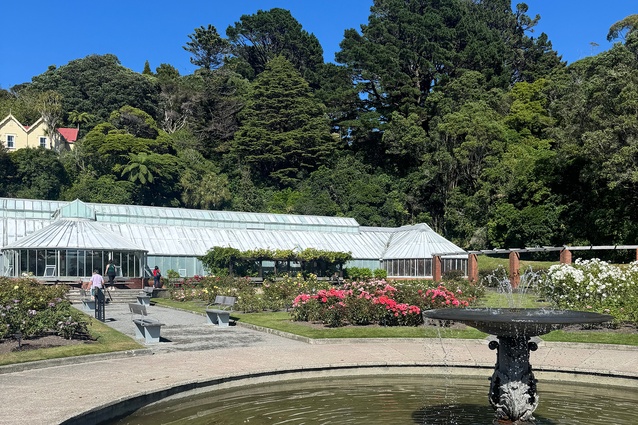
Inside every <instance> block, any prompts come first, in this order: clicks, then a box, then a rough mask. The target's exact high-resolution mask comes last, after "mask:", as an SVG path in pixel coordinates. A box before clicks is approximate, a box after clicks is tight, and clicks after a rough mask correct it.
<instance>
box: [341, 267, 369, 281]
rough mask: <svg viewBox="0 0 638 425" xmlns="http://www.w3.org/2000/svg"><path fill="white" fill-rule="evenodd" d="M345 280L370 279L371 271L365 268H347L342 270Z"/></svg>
mask: <svg viewBox="0 0 638 425" xmlns="http://www.w3.org/2000/svg"><path fill="white" fill-rule="evenodd" d="M344 273H345V276H346V278H348V279H352V280H368V279H372V270H370V269H368V268H365V267H348V268H347V269H344Z"/></svg>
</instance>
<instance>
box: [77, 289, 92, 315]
mask: <svg viewBox="0 0 638 425" xmlns="http://www.w3.org/2000/svg"><path fill="white" fill-rule="evenodd" d="M80 296H81V297H82V310H84V311H95V298H94V297H92V296H91V291H90V290H89V291H87V290H86V289H80Z"/></svg>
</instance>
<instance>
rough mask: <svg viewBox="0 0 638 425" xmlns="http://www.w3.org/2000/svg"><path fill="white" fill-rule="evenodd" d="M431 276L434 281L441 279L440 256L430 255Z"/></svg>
mask: <svg viewBox="0 0 638 425" xmlns="http://www.w3.org/2000/svg"><path fill="white" fill-rule="evenodd" d="M432 277H433V278H434V281H435V282H440V281H441V257H439V256H438V255H435V256H434V257H432Z"/></svg>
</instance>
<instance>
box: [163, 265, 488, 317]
mask: <svg viewBox="0 0 638 425" xmlns="http://www.w3.org/2000/svg"><path fill="white" fill-rule="evenodd" d="M433 285H435V283H434V282H432V281H423V280H418V281H417V280H415V281H403V282H400V283H399V282H393V283H392V284H390V283H389V282H387V281H386V280H384V279H372V280H366V281H353V282H348V281H346V282H345V283H344V284H343V286H340V287H333V286H331V283H330V282H329V281H327V280H319V279H317V276H315V275H313V274H309V275H307V276H305V277H304V276H302V275H300V274H298V275H296V276H288V275H286V276H282V277H280V278H277V279H271V280H266V281H265V282H264V283H263V285H255V284H252V283H251V282H250V280H249V279H247V278H233V277H228V276H222V277H220V276H209V277H201V276H195V277H193V278H191V279H186V280H185V281H184V284H183V285H182V286H181V287H179V288H172V289H171V292H170V293H171V298H172V299H173V300H177V301H192V300H201V301H202V302H203V303H212V302H213V300H214V299H215V297H216V296H217V295H225V296H233V297H235V298H236V299H237V303H236V309H237V310H240V311H243V312H259V311H264V310H272V311H281V310H289V309H290V310H291V315H292V317H293V319H294V320H296V321H309V322H319V323H323V324H325V325H326V326H331V327H338V326H343V325H345V324H351V325H369V324H381V325H385V326H416V325H420V324H422V323H423V318H422V316H421V311H423V310H425V309H433V308H462V307H467V306H468V305H470V303H472V302H473V301H475V300H476V299H477V298H478V297H479V296H480V295H481V291H482V288H481V287H479V286H476V285H471V284H469V283H468V282H467V281H450V282H446V284H445V285H447V286H448V287H450V288H454V289H448V287H446V286H443V285H440V286H436V287H433Z"/></svg>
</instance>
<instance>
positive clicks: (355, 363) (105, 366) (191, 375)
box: [0, 304, 638, 425]
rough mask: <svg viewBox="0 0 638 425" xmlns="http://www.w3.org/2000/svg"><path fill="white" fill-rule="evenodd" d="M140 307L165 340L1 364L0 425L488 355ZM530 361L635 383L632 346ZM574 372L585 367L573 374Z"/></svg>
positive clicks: (543, 367)
mask: <svg viewBox="0 0 638 425" xmlns="http://www.w3.org/2000/svg"><path fill="white" fill-rule="evenodd" d="M149 311H150V312H151V316H153V317H156V318H158V319H159V320H161V321H162V322H164V323H166V324H167V325H166V326H165V327H164V328H162V336H163V338H164V339H165V341H164V342H161V343H159V344H153V345H148V346H147V349H145V350H140V351H139V352H138V353H128V354H114V355H110V354H109V355H98V356H86V357H83V358H75V359H65V360H63V361H57V362H56V361H52V362H47V363H44V364H42V363H38V364H33V365H31V368H29V369H26V370H20V367H19V366H17V367H14V368H11V367H9V368H7V367H5V368H0V388H1V389H2V390H1V391H0V424H24V423H29V424H47V425H48V424H54V423H62V422H65V421H67V420H68V423H93V421H94V420H95V419H91V418H84V419H83V420H82V421H81V422H79V421H77V422H73V420H72V418H74V417H76V416H78V415H80V414H82V413H84V412H87V411H94V412H101V411H102V408H104V407H108V406H116V405H117V404H118V403H119V402H120V401H123V400H128V399H131V398H133V397H140V398H142V399H143V400H144V401H154V400H157V399H159V398H161V397H162V396H164V395H167V394H170V393H171V389H172V388H175V387H176V386H186V387H189V388H190V387H203V386H208V385H211V384H215V383H218V382H220V381H229V380H232V379H233V377H235V378H236V377H246V378H250V377H253V378H255V379H268V377H270V379H277V374H280V373H283V372H290V373H295V372H299V371H308V372H310V371H314V373H315V374H324V373H327V371H328V370H329V369H332V368H337V369H338V370H340V371H341V372H342V373H344V374H345V373H355V368H358V367H366V368H370V369H366V370H368V371H373V370H374V371H375V373H379V370H380V371H386V372H387V373H395V372H396V371H397V370H391V369H390V368H389V367H391V366H402V368H401V370H402V371H403V372H404V373H425V372H426V371H428V370H430V371H431V370H437V368H438V370H439V371H440V373H447V374H449V373H455V371H457V370H458V369H456V366H466V368H463V369H462V373H464V374H467V373H468V372H470V373H474V374H478V375H484V376H485V377H488V376H490V375H491V368H492V367H493V366H494V362H495V352H494V351H491V350H490V349H489V348H488V346H487V344H488V341H487V340H450V339H446V340H444V341H442V342H441V341H439V340H434V339H423V340H421V339H418V340H417V339H413V340H409V339H376V340H363V341H357V340H350V339H347V340H329V341H321V342H319V341H315V342H313V343H308V342H304V341H300V340H293V339H290V338H286V337H283V336H279V335H276V334H273V333H267V332H260V331H258V330H253V329H250V328H247V327H243V326H231V327H229V328H225V329H222V328H218V327H216V326H213V325H208V324H206V319H205V317H204V316H200V315H196V314H192V313H187V312H182V311H177V310H173V309H167V308H162V307H158V306H152V307H150V308H149ZM106 316H107V319H108V320H107V322H106V323H107V324H109V325H110V326H112V327H114V328H116V329H118V330H120V331H121V332H124V333H126V334H129V335H131V336H133V335H134V328H133V324H132V322H131V316H130V313H128V312H127V307H126V305H117V304H114V305H108V306H107V311H106ZM531 361H532V365H533V367H534V370H535V372H536V376H537V378H539V379H540V380H541V382H542V381H543V380H550V379H581V380H590V381H592V382H593V381H595V382H601V381H603V380H605V379H606V377H607V376H622V377H625V378H627V379H621V380H620V381H618V380H614V382H615V383H618V382H620V383H621V384H624V385H627V386H630V387H632V388H633V389H634V390H635V388H636V387H638V347H624V346H605V345H586V344H561V343H543V342H541V343H540V346H539V349H538V351H536V352H533V353H532V359H531ZM34 366H35V368H34ZM467 367H469V368H471V369H468V368H467ZM349 368H352V369H351V370H348V369H349ZM372 368H375V369H372ZM358 370H360V369H358ZM556 372H561V375H560V376H559V375H557V374H556ZM583 372H587V374H585V375H581V373H583ZM563 373H569V377H568V378H565V375H564V374H563ZM591 373H595V374H597V375H596V376H592V375H591ZM227 385H229V384H227ZM486 385H487V384H486ZM486 391H487V386H486ZM113 408H115V407H113ZM96 415H98V414H97V413H96ZM98 416H99V415H98Z"/></svg>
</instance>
